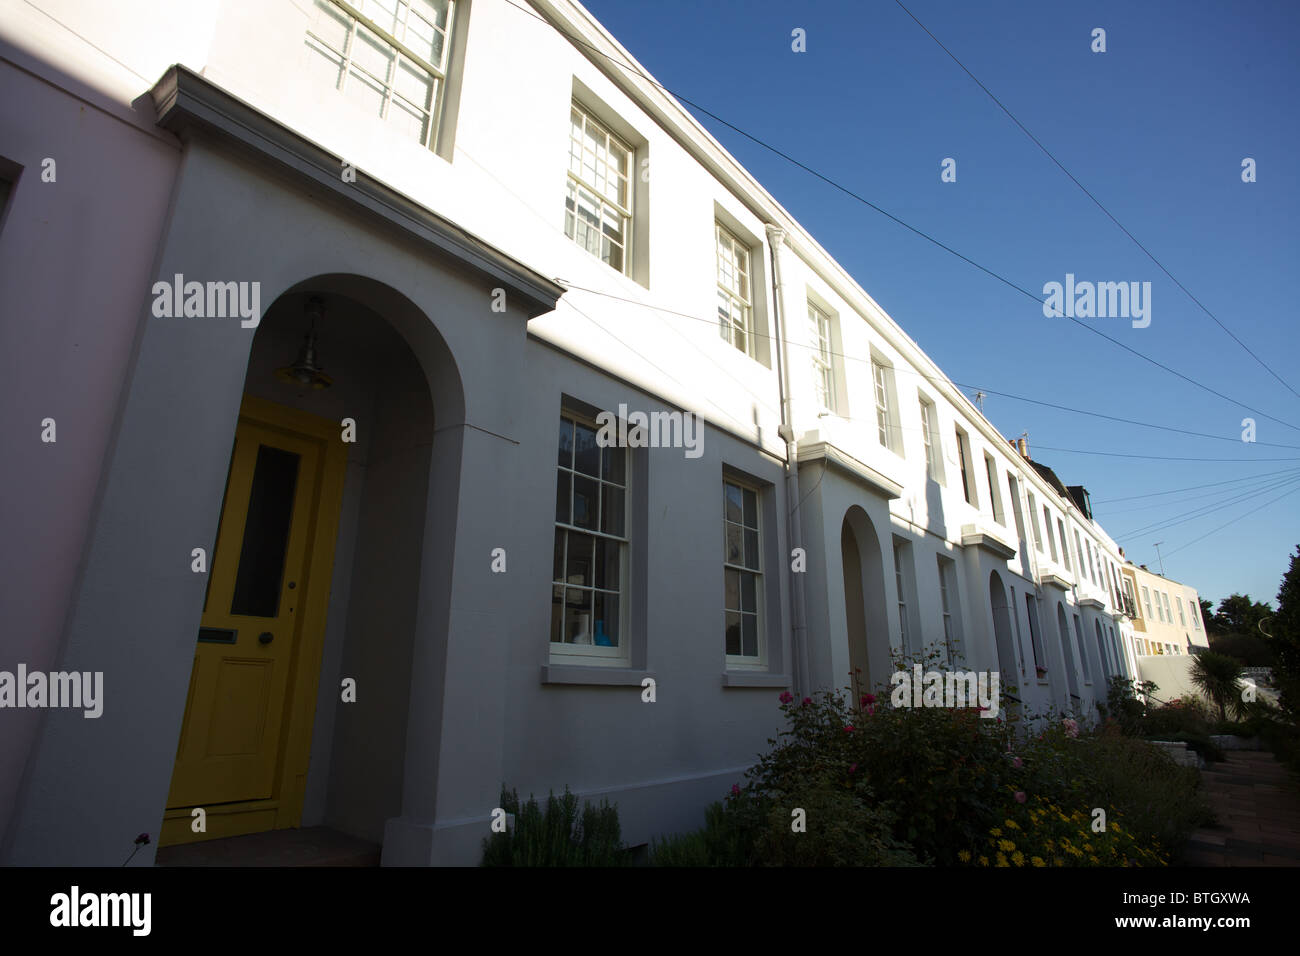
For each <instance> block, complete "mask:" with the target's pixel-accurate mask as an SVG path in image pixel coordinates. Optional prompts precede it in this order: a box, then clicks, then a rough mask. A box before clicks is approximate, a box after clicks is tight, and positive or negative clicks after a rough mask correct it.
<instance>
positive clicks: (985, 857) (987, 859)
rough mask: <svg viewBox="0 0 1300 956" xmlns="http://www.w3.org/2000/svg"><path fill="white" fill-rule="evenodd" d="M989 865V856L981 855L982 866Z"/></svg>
mask: <svg viewBox="0 0 1300 956" xmlns="http://www.w3.org/2000/svg"><path fill="white" fill-rule="evenodd" d="M988 865H989V858H988V857H987V856H981V857H980V866H988Z"/></svg>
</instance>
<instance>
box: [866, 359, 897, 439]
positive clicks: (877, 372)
mask: <svg viewBox="0 0 1300 956" xmlns="http://www.w3.org/2000/svg"><path fill="white" fill-rule="evenodd" d="M891 371H893V370H892V369H891V368H890V367H889V365H888V364H887V363H885V362H882V361H881V360H880V359H878V358H876V357H875V356H874V355H873V356H872V357H871V387H872V394H873V395H874V396H875V401H876V437H877V438H878V439H879V440H880V444H881V445H883V446H884V447H885V448H893V434H894V428H893V425H894V422H893V413H892V410H891V403H890V399H891V398H892V397H893V396H892V395H891V394H890V392H891V389H890V385H891V382H890V380H889V379H890V374H889V373H890V372H891Z"/></svg>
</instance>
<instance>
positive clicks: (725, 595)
mask: <svg viewBox="0 0 1300 956" xmlns="http://www.w3.org/2000/svg"><path fill="white" fill-rule="evenodd" d="M722 580H723V584H722V606H723V607H724V608H726V609H728V610H735V611H738V610H740V572H739V571H733V570H732V569H731V568H724V569H723V571H722Z"/></svg>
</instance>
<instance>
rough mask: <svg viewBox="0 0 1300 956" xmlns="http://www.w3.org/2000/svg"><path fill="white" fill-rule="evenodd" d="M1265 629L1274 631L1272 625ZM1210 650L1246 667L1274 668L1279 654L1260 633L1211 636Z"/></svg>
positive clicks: (1266, 625) (1267, 625)
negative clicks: (1231, 658) (1235, 660)
mask: <svg viewBox="0 0 1300 956" xmlns="http://www.w3.org/2000/svg"><path fill="white" fill-rule="evenodd" d="M1264 627H1266V628H1269V629H1270V630H1271V629H1272V625H1271V624H1265V625H1264ZM1210 650H1212V651H1215V652H1217V653H1219V654H1226V655H1227V656H1228V657H1235V658H1236V659H1237V660H1238V661H1240V662H1241V663H1242V664H1244V665H1245V666H1246V667H1273V666H1275V665H1276V664H1277V653H1276V651H1275V650H1274V647H1273V642H1272V641H1270V640H1269V639H1268V638H1266V637H1265V636H1264V635H1263V634H1260V633H1258V632H1256V633H1254V634H1211V635H1210Z"/></svg>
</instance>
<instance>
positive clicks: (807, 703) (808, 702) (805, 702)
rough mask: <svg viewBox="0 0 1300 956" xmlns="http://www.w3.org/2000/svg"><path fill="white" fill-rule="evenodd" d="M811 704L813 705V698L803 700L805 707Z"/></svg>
mask: <svg viewBox="0 0 1300 956" xmlns="http://www.w3.org/2000/svg"><path fill="white" fill-rule="evenodd" d="M811 703H812V698H811V697H805V698H804V699H803V704H804V706H805V707H807V706H808V705H809V704H811Z"/></svg>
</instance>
